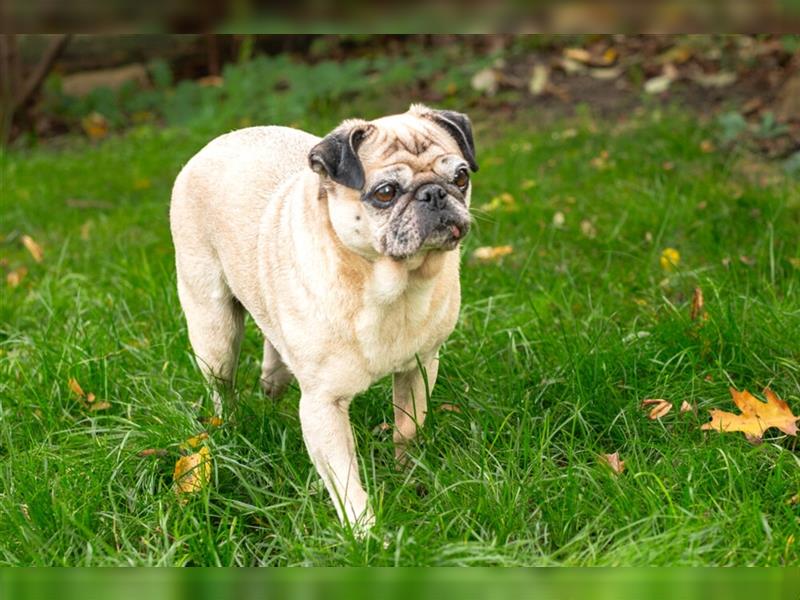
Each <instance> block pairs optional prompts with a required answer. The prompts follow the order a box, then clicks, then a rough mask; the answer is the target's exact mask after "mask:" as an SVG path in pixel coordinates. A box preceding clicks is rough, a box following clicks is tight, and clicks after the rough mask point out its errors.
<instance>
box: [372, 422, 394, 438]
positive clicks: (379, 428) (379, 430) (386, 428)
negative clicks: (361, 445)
mask: <svg viewBox="0 0 800 600" xmlns="http://www.w3.org/2000/svg"><path fill="white" fill-rule="evenodd" d="M391 430H392V426H391V425H389V424H388V423H387V422H386V421H384V422H383V423H381V424H380V425H376V426H375V427H373V428H372V435H378V434H381V433H384V432H386V431H391Z"/></svg>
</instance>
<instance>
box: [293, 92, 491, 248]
mask: <svg viewBox="0 0 800 600" xmlns="http://www.w3.org/2000/svg"><path fill="white" fill-rule="evenodd" d="M309 162H310V165H311V168H312V169H313V170H314V171H316V172H317V173H319V174H320V175H321V176H322V179H323V181H322V184H323V188H324V191H325V194H326V195H327V200H328V211H329V215H330V219H331V223H332V225H333V228H334V230H335V232H336V234H337V236H338V237H339V239H340V240H341V241H342V243H343V244H344V245H345V246H346V247H347V248H349V249H350V250H351V251H353V252H356V253H358V254H360V255H362V256H367V257H374V256H378V255H384V256H389V257H392V258H394V259H398V260H400V259H405V258H410V257H412V256H414V255H416V254H418V253H420V252H427V251H431V250H433V251H445V250H452V249H454V248H455V247H456V246H458V244H459V242H460V241H461V240H462V239H463V238H464V236H465V235H466V234H467V232H468V231H469V227H470V215H469V203H470V192H471V184H470V171H477V170H478V166H477V164H476V162H475V148H474V143H473V140H472V129H471V127H470V123H469V119H467V117H466V116H465V115H462V114H460V113H455V112H450V111H437V110H432V109H429V108H426V107H424V106H419V105H415V106H412V107H411V108H410V109H409V111H408V112H406V113H403V114H400V115H393V116H390V117H383V118H381V119H377V120H375V121H370V122H367V121H357V120H352V121H345V122H344V123H342V125H340V126H339V127H337V128H336V129H335V130H334V131H333V132H331V133H330V134H329V135H328V136H326V137H325V138H324V139H323V140H322V141H321V142H320V143H319V144H317V145H316V146H315V147H314V148H313V149H312V150H311V152H310V154H309Z"/></svg>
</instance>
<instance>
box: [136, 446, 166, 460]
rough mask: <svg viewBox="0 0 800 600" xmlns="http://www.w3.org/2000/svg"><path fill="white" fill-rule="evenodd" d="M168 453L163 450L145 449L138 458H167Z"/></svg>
mask: <svg viewBox="0 0 800 600" xmlns="http://www.w3.org/2000/svg"><path fill="white" fill-rule="evenodd" d="M166 455H167V451H166V450H164V449H163V448H145V449H144V450H142V451H141V452H137V453H136V456H141V457H142V458H144V457H146V456H166Z"/></svg>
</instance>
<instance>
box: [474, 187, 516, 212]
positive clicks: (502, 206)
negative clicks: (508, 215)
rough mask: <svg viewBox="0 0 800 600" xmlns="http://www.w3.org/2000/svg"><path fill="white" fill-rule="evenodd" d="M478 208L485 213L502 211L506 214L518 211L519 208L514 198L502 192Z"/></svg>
mask: <svg viewBox="0 0 800 600" xmlns="http://www.w3.org/2000/svg"><path fill="white" fill-rule="evenodd" d="M480 208H481V210H485V211H493V210H504V211H506V212H515V211H517V210H519V206H517V201H516V200H515V199H514V196H512V195H511V194H509V193H508V192H503V193H502V194H500V195H498V196H495V197H494V198H492V199H491V200H489V202H487V203H486V204H484V205H482V206H481V207H480Z"/></svg>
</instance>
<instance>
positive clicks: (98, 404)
mask: <svg viewBox="0 0 800 600" xmlns="http://www.w3.org/2000/svg"><path fill="white" fill-rule="evenodd" d="M90 395H91V396H94V394H90ZM90 402H91V401H90ZM109 408H111V403H110V402H106V401H105V400H103V401H101V402H95V403H94V404H91V405H90V406H89V410H90V411H92V412H95V411H97V410H107V409H109Z"/></svg>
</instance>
